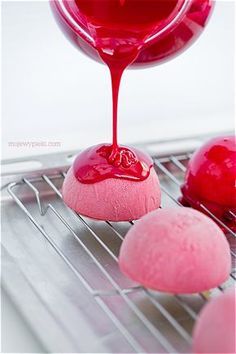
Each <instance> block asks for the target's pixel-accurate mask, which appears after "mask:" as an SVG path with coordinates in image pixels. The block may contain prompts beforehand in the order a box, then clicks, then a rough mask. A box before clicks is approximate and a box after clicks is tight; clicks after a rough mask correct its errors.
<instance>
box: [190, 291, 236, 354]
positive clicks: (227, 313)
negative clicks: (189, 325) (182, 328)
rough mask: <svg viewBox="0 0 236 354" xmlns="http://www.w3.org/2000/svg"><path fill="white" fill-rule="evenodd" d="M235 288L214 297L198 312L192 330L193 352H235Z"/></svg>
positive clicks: (196, 353) (225, 353)
mask: <svg viewBox="0 0 236 354" xmlns="http://www.w3.org/2000/svg"><path fill="white" fill-rule="evenodd" d="M235 337H236V297H235V289H231V290H228V291H227V292H226V293H224V294H222V295H220V296H218V297H215V298H213V299H211V300H210V301H209V303H207V305H206V306H205V307H204V308H203V310H202V311H201V312H200V315H199V318H198V320H197V322H196V324H195V327H194V331H193V353H195V354H200V353H223V354H227V353H230V354H232V353H236V342H235Z"/></svg>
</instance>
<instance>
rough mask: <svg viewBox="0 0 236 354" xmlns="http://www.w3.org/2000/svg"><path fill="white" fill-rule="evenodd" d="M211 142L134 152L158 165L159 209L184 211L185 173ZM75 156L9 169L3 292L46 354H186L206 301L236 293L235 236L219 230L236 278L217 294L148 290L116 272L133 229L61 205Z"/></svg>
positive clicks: (14, 163)
mask: <svg viewBox="0 0 236 354" xmlns="http://www.w3.org/2000/svg"><path fill="white" fill-rule="evenodd" d="M205 138H206V137H198V138H194V139H181V140H177V141H163V142H157V143H156V142H152V143H148V144H143V145H138V146H137V147H139V148H142V149H144V150H146V151H147V152H149V153H150V154H151V155H152V157H153V159H154V162H155V169H156V170H157V173H158V175H159V178H160V183H161V189H162V207H166V206H172V207H179V202H178V197H179V196H180V188H179V187H180V185H181V183H182V181H183V176H184V172H185V169H186V165H187V163H188V160H189V158H190V156H191V153H192V152H193V150H195V149H196V148H197V147H198V146H200V145H201V144H202V142H203V141H204V140H205ZM75 154H76V152H74V151H72V152H65V153H60V154H52V155H42V156H37V157H29V158H25V159H15V160H8V161H7V160H6V161H4V162H3V174H2V188H1V191H2V193H1V194H2V197H1V207H2V284H3V287H4V289H5V291H6V292H7V294H8V295H9V296H10V297H11V299H12V301H13V302H14V304H15V305H16V306H17V308H18V310H19V311H20V313H21V315H22V316H23V318H24V319H25V320H26V321H27V323H28V324H29V326H30V328H31V329H32V331H33V332H34V334H35V335H36V336H37V338H38V340H39V341H40V342H41V344H42V345H43V347H44V348H45V351H46V352H61V353H68V352H74V353H85V352H86V353H94V352H96V353H134V352H135V353H136V352H137V353H189V352H190V348H191V333H192V328H193V325H194V322H195V320H196V318H197V315H198V312H199V311H200V309H201V308H202V306H203V305H204V304H205V303H206V301H207V300H208V299H209V297H211V296H215V295H216V294H218V293H220V292H223V291H224V290H225V289H226V288H228V287H231V286H234V284H235V276H236V273H235V234H234V233H233V231H232V230H230V229H229V228H227V227H226V226H224V225H223V224H222V227H225V231H226V232H227V238H228V240H229V242H230V246H231V254H232V273H231V275H230V277H229V279H228V281H227V282H226V283H225V284H222V285H221V286H220V287H218V288H217V289H213V290H212V291H210V292H207V293H202V294H194V295H169V294H163V293H159V292H154V291H151V290H149V289H145V288H143V287H142V286H140V285H139V284H136V283H133V282H132V281H130V280H129V279H127V278H126V277H125V276H123V275H122V274H121V273H120V271H119V267H118V263H117V260H118V258H117V257H118V254H119V248H120V245H121V243H122V240H123V238H124V237H125V234H126V232H127V231H128V229H129V228H130V227H132V224H133V222H130V223H127V222H126V223H124V222H120V223H113V222H108V221H94V220H91V219H89V218H86V217H81V216H80V215H78V214H76V213H75V212H73V211H72V210H70V209H69V208H67V207H66V206H65V205H64V203H63V201H62V199H61V186H62V183H63V179H64V177H65V174H66V171H67V169H68V166H69V164H70V163H71V161H72V160H73V158H74V156H75ZM25 161H26V164H25ZM27 163H30V166H33V163H35V168H34V170H30V171H27V166H26V165H27ZM39 165H40V167H38V166H39ZM98 207H99V206H98ZM202 207H203V208H205V207H204V206H202ZM205 211H206V212H208V211H207V210H206V209H205ZM208 213H209V214H210V212H208ZM211 216H212V217H213V218H214V216H213V215H211ZM232 217H235V215H233V214H232ZM163 271H164V270H163Z"/></svg>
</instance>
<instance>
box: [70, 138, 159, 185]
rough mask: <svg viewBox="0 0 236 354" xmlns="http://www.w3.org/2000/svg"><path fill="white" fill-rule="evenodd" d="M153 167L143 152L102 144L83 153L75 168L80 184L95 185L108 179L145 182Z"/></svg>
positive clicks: (78, 158)
mask: <svg viewBox="0 0 236 354" xmlns="http://www.w3.org/2000/svg"><path fill="white" fill-rule="evenodd" d="M152 165H153V162H152V159H151V158H150V157H149V156H148V155H146V154H145V153H143V152H142V151H139V150H137V149H134V148H132V151H131V150H130V149H129V148H127V147H124V146H121V147H117V149H114V148H113V146H112V145H108V144H100V145H96V146H92V147H90V148H88V149H86V150H84V151H83V152H81V153H80V154H79V155H78V156H77V158H76V160H75V162H74V165H73V167H74V174H75V177H76V178H77V179H78V180H79V181H80V182H82V183H95V182H100V181H102V180H104V179H106V178H122V179H128V180H132V181H143V180H145V179H146V178H147V177H148V176H149V173H150V168H151V167H152Z"/></svg>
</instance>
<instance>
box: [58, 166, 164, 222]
mask: <svg viewBox="0 0 236 354" xmlns="http://www.w3.org/2000/svg"><path fill="white" fill-rule="evenodd" d="M62 195H63V199H64V202H65V203H66V204H67V205H68V206H69V207H70V208H71V209H73V210H75V211H76V212H77V213H79V214H81V215H84V216H88V217H90V218H92V219H98V220H109V221H131V220H136V219H139V218H140V217H141V216H143V215H145V214H147V213H148V212H149V211H152V210H154V209H157V208H159V206H160V201H161V192H160V185H159V180H158V177H157V174H156V172H155V170H154V168H153V167H152V168H151V171H150V174H149V176H148V177H147V179H145V180H144V181H138V182H134V181H129V180H126V179H118V178H107V179H105V180H103V181H100V182H96V183H93V184H85V183H81V182H79V181H78V180H77V179H76V178H75V175H74V171H73V166H72V167H71V168H70V169H69V171H68V173H67V175H66V178H65V181H64V184H63V188H62Z"/></svg>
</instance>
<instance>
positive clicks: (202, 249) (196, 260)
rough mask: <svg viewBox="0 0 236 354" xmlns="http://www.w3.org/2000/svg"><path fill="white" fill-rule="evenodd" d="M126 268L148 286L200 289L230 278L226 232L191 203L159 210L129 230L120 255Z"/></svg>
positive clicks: (188, 290) (182, 290)
mask: <svg viewBox="0 0 236 354" xmlns="http://www.w3.org/2000/svg"><path fill="white" fill-rule="evenodd" d="M119 265H120V269H121V271H122V272H123V273H124V274H125V275H127V276H128V277H129V278H131V279H132V280H134V281H135V282H138V283H140V284H142V285H144V286H145V287H147V288H150V289H155V290H159V291H163V292H168V293H175V294H177V293H186V294H189V293H197V292H201V291H205V290H209V289H211V288H214V287H216V286H217V285H219V284H221V283H222V282H224V281H225V280H226V279H227V278H228V276H229V273H230V268H231V257H230V249H229V245H228V243H227V240H226V238H225V236H224V233H223V232H222V231H221V229H220V228H219V227H218V226H217V225H216V224H215V223H214V221H212V220H211V219H210V218H208V217H207V216H206V215H204V214H202V213H200V212H199V211H197V210H193V209H190V208H184V207H179V208H173V209H171V208H169V209H159V210H156V211H153V212H151V213H149V214H148V215H146V216H144V217H143V218H142V219H141V220H139V221H138V222H137V223H135V225H134V226H133V227H132V228H131V229H130V230H129V232H128V233H127V235H126V237H125V240H124V242H123V243H122V246H121V249H120V256H119Z"/></svg>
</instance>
